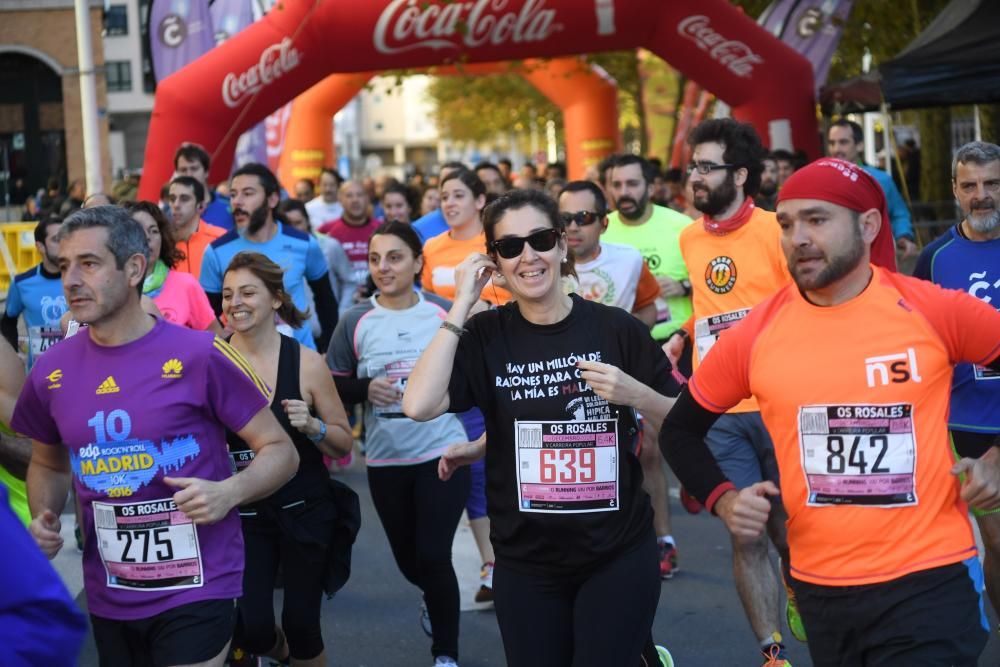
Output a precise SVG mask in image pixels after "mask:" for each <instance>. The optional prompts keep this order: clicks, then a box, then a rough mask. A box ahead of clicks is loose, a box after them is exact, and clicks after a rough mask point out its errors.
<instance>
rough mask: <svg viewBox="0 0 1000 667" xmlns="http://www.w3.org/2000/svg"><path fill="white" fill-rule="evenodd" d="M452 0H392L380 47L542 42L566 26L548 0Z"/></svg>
mask: <svg viewBox="0 0 1000 667" xmlns="http://www.w3.org/2000/svg"><path fill="white" fill-rule="evenodd" d="M509 4H511V3H510V2H509V0H475V2H446V3H444V4H437V3H436V2H428V1H427V0H392V2H390V3H389V4H388V5H387V6H386V8H385V9H384V10H382V14H381V15H380V16H379V17H378V22H377V23H376V24H375V35H374V42H375V49H376V50H377V51H378V52H379V53H384V54H392V53H402V52H403V51H411V50H413V49H421V48H428V49H435V50H437V49H458V48H461V47H462V46H465V47H468V48H476V47H480V46H499V45H501V44H508V43H510V44H520V43H524V42H541V41H544V40H546V39H548V38H549V37H550V36H551V35H552V34H553V33H555V32H556V31H558V30H561V29H562V25H561V24H558V23H555V17H556V12H555V10H554V9H548V8H546V7H545V0H525V2H524V4H523V5H521V9H520V10H515V9H514V8H511V9H510V10H509V11H504V10H505V9H507V6H508V5H509Z"/></svg>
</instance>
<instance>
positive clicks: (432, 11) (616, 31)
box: [139, 0, 819, 199]
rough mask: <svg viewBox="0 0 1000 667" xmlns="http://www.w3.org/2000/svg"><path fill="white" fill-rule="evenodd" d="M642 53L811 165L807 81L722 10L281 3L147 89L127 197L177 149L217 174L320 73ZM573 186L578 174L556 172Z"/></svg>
mask: <svg viewBox="0 0 1000 667" xmlns="http://www.w3.org/2000/svg"><path fill="white" fill-rule="evenodd" d="M639 46H644V47H646V48H647V49H649V50H651V51H653V52H654V53H656V54H657V55H659V56H660V57H661V58H663V59H664V60H667V61H668V62H670V64H671V65H673V66H674V67H675V68H677V69H678V70H679V71H680V72H682V73H683V74H684V75H685V76H687V77H688V78H690V79H693V80H695V81H697V82H698V83H699V84H700V85H701V86H703V87H704V88H705V89H707V90H709V91H711V92H712V93H714V94H715V95H716V96H718V97H719V99H721V100H723V101H724V102H726V103H727V104H729V105H730V107H732V112H733V115H734V116H735V117H737V118H740V119H742V120H746V121H749V122H751V123H753V125H754V126H755V127H756V128H757V129H758V131H759V132H760V133H761V136H762V137H764V139H765V141H766V140H767V139H768V127H769V123H771V122H772V121H778V120H786V121H787V122H788V123H789V125H790V126H791V130H792V140H793V141H794V143H795V146H796V147H797V148H802V149H804V150H805V151H806V152H807V153H808V154H809V156H810V157H816V156H817V155H818V154H819V140H818V135H817V127H816V114H815V101H814V99H813V81H812V77H813V74H812V67H811V66H810V64H809V62H808V61H807V60H805V59H804V58H803V57H802V56H800V55H799V54H798V53H796V52H795V51H793V50H792V49H791V48H789V47H788V46H786V45H785V44H783V43H781V42H780V41H778V40H777V39H775V38H774V37H772V36H771V35H770V34H768V33H767V32H766V31H765V30H763V29H762V28H760V26H758V25H757V24H756V23H754V21H753V20H751V19H750V18H748V17H746V16H744V15H743V14H742V13H741V12H740V11H738V10H737V9H735V8H734V7H733V6H731V5H730V4H729V3H727V2H725V0H671V1H670V2H664V1H663V0H590V1H585V0H472V1H470V2H448V1H446V0H368V1H367V2H357V3H351V11H350V12H345V11H343V4H342V3H340V2H336V1H335V0H284V2H282V3H279V4H278V5H277V6H276V7H275V9H273V10H272V11H271V12H270V13H268V15H267V16H266V17H264V18H263V19H262V20H260V21H258V22H257V23H256V24H254V25H253V26H251V27H249V28H247V29H246V30H244V31H243V32H241V33H240V34H239V35H237V36H235V37H233V38H232V39H230V40H228V41H227V42H226V43H225V44H222V45H221V46H219V47H217V48H215V49H213V50H212V51H210V52H209V53H207V54H206V55H204V56H202V57H201V58H199V59H198V60H197V61H195V62H193V63H191V64H190V65H188V66H187V67H185V68H183V69H181V70H180V71H178V72H176V73H175V74H173V75H171V76H170V77H168V78H166V79H164V80H163V81H162V82H161V83H160V84H159V86H158V88H157V92H156V102H155V105H154V108H153V116H152V120H151V123H150V128H149V139H148V141H147V144H146V160H145V166H144V173H143V178H142V182H141V185H140V189H139V195H140V196H141V197H143V198H146V199H155V197H156V196H157V194H158V193H159V189H160V186H161V185H162V184H163V183H164V182H166V180H168V179H169V178H170V176H171V174H172V167H173V162H172V158H173V154H174V151H175V150H176V149H177V147H178V146H179V145H180V144H181V143H183V142H185V141H193V142H197V143H200V144H202V145H204V146H205V147H206V148H207V149H208V150H209V151H210V152H211V153H212V155H213V161H212V168H211V173H210V175H209V180H210V181H211V182H216V181H219V180H222V179H224V178H226V177H227V175H228V174H229V167H230V161H231V159H232V155H233V149H234V145H235V142H236V139H237V137H239V135H240V134H241V133H242V132H244V131H245V130H247V129H248V128H250V127H252V126H253V125H254V124H255V123H257V122H259V121H261V120H262V119H263V118H265V117H266V116H267V115H268V114H269V113H271V112H272V111H274V110H275V109H277V108H278V107H280V106H281V105H283V104H284V103H286V102H288V101H289V100H291V99H293V98H294V97H295V96H296V95H298V94H299V93H300V92H303V91H305V90H306V89H308V88H310V87H311V86H312V85H313V84H315V83H317V82H319V81H320V80H321V79H323V78H325V77H326V76H327V75H329V74H332V73H337V72H340V73H350V72H365V71H380V70H386V69H400V68H420V67H430V66H435V65H442V64H452V63H473V62H494V61H503V60H515V59H525V58H536V57H542V58H545V57H553V56H561V55H570V54H577V53H581V52H597V51H614V50H621V49H631V48H635V47H639ZM568 166H569V168H570V176H571V177H580V176H582V172H583V169H584V165H582V164H570V165H568Z"/></svg>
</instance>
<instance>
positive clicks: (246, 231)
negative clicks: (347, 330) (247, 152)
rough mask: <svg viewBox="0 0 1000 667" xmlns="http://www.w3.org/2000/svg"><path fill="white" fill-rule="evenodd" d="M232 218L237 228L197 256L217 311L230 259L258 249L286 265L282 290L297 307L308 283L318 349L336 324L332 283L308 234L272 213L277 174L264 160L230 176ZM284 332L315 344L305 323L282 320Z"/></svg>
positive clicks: (303, 305) (303, 303) (303, 307)
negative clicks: (316, 322)
mask: <svg viewBox="0 0 1000 667" xmlns="http://www.w3.org/2000/svg"><path fill="white" fill-rule="evenodd" d="M231 192H232V202H233V218H234V219H235V220H236V226H237V228H236V229H234V230H232V231H230V232H228V233H226V234H225V235H224V236H220V237H219V238H218V239H216V240H215V241H213V242H212V243H211V245H209V246H208V248H206V249H205V254H204V256H203V257H202V261H201V278H200V282H201V286H202V287H203V288H204V289H205V293H206V294H208V300H209V301H210V302H211V304H212V308H213V309H215V314H216V315H220V314H221V313H222V278H223V276H224V275H225V272H226V267H228V266H229V262H230V261H231V260H232V259H233V257H235V256H236V254H237V253H239V252H242V251H245V250H246V251H250V252H259V253H261V254H263V255H266V256H267V257H268V258H269V259H271V261H273V262H274V263H276V264H277V265H278V266H280V267H282V268H283V269H284V270H285V289H286V290H287V291H288V294H289V296H291V297H292V301H294V302H295V307H296V308H298V309H299V310H302V311H305V310H306V309H307V307H308V306H307V302H308V300H307V297H306V291H305V283H306V282H308V284H309V288H310V289H311V290H312V293H313V299H314V302H315V304H316V316H317V317H318V318H319V323H320V328H321V330H322V333H321V334H320V338H319V341H318V343H319V345H318V348H319V350H321V351H322V350H325V349H326V344H327V342H328V341H329V340H330V336H331V335H332V334H333V330H334V328H335V327H336V326H337V299H336V297H334V295H333V288H332V287H331V286H330V278H329V276H328V275H327V274H328V269H327V265H326V260H325V259H324V257H323V252H322V250H320V247H319V244H318V243H317V242H316V239H314V238H313V237H312V236H310V235H309V234H305V233H303V232H300V231H299V230H297V229H295V228H294V227H292V226H290V225H285V224H283V223H281V222H278V221H276V220H275V218H274V208H275V207H276V206H277V205H278V199H279V195H278V179H277V178H275V176H274V174H273V173H271V170H270V169H268V168H267V167H265V166H264V165H262V164H257V163H255V162H251V163H249V164H245V165H243V166H242V167H240V168H239V169H237V170H236V172H235V173H234V174H233V178H232V189H231ZM281 328H282V329H285V331H283V333H286V334H289V335H292V336H294V337H295V339H296V340H298V341H299V342H301V343H302V344H303V345H307V346H309V347H311V348H313V349H317V341H314V340H313V335H312V332H311V331H310V330H309V327H308V326H304V327H299V328H297V329H292V328H291V327H288V325H282V327H281Z"/></svg>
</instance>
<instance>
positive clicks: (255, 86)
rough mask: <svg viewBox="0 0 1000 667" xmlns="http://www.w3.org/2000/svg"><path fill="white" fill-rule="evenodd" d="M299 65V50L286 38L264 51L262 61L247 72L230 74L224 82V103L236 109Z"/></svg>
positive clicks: (261, 55) (261, 56)
mask: <svg viewBox="0 0 1000 667" xmlns="http://www.w3.org/2000/svg"><path fill="white" fill-rule="evenodd" d="M298 64H299V50H298V49H296V48H295V47H294V46H292V40H291V38H289V37H285V38H284V39H283V40H281V42H279V43H278V44H272V45H271V46H269V47H267V48H266V49H264V51H263V52H261V54H260V59H259V60H258V61H257V62H256V63H255V64H253V65H251V66H250V67H249V68H248V69H247V70H246V71H245V72H242V73H240V74H236V73H235V72H230V73H229V74H227V75H226V78H225V79H223V80H222V101H223V102H225V103H226V106H227V107H229V108H230V109H235V108H236V107H238V106H239V105H240V104H242V103H243V101H244V100H245V99H246V98H247V97H249V96H250V95H253V94H254V93H257V92H260V90H261V89H262V88H264V86H266V85H268V84H270V83H271V82H273V81H275V80H277V79H280V78H281V77H282V76H284V75H285V74H288V72H289V71H291V70H293V69H295V68H296V67H297V66H298Z"/></svg>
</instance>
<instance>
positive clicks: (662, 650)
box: [656, 644, 674, 667]
mask: <svg viewBox="0 0 1000 667" xmlns="http://www.w3.org/2000/svg"><path fill="white" fill-rule="evenodd" d="M656 655H658V656H660V665H661V667H674V657H673V656H672V655H670V651H668V650H667V649H666V647H665V646H660V645H659V644H657V645H656Z"/></svg>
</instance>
